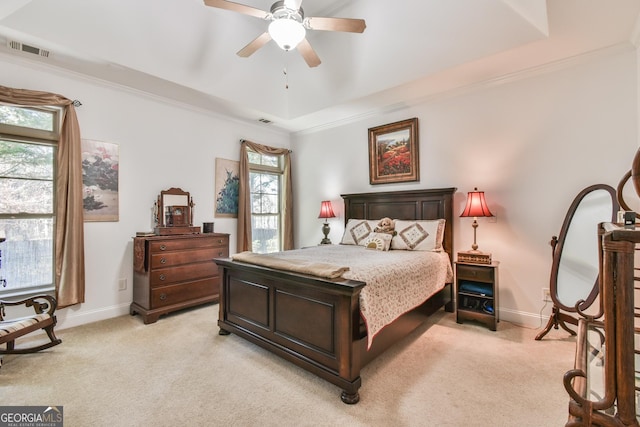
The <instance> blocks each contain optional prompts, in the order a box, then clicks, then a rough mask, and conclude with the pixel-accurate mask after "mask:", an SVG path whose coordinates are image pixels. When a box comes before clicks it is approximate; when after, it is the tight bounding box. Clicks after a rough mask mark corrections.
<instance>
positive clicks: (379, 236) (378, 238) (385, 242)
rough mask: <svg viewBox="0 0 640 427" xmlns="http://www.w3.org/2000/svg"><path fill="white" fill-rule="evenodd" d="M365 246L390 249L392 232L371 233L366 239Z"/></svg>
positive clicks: (383, 249) (382, 249) (379, 249)
mask: <svg viewBox="0 0 640 427" xmlns="http://www.w3.org/2000/svg"><path fill="white" fill-rule="evenodd" d="M363 246H364V247H365V248H367V249H375V250H378V251H388V250H389V248H390V247H391V234H386V233H371V234H369V237H367V238H366V239H365V240H364V243H363Z"/></svg>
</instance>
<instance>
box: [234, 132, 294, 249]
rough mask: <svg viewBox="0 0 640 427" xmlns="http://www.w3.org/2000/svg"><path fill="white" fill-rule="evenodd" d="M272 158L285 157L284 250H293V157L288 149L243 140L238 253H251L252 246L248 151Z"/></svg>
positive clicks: (283, 183)
mask: <svg viewBox="0 0 640 427" xmlns="http://www.w3.org/2000/svg"><path fill="white" fill-rule="evenodd" d="M249 150H251V151H255V152H256V153H259V154H266V155H271V156H279V155H282V156H284V175H283V179H282V187H283V188H282V195H283V201H282V202H283V203H282V204H283V211H282V229H283V230H282V236H281V237H282V249H283V250H285V251H286V250H289V249H293V198H292V194H293V191H292V186H291V156H290V153H291V152H290V151H289V150H288V149H286V148H273V147H267V146H266V145H260V144H256V143H255V142H251V141H247V140H243V141H242V144H241V147H240V182H239V190H238V193H239V196H238V199H239V200H238V252H243V251H250V250H251V248H252V245H251V191H250V188H249V156H248V151H249Z"/></svg>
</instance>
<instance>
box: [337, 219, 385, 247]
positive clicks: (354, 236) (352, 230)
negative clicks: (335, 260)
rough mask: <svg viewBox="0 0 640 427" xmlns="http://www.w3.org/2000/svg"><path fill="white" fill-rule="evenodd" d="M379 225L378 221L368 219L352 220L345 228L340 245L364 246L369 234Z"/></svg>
mask: <svg viewBox="0 0 640 427" xmlns="http://www.w3.org/2000/svg"><path fill="white" fill-rule="evenodd" d="M377 223H378V221H367V220H366V219H350V220H349V221H347V226H346V227H345V228H344V234H343V235H342V240H341V241H340V243H341V244H343V245H360V246H362V245H363V244H364V241H365V240H366V239H367V237H369V234H371V233H372V232H373V229H374V228H375V227H376V224H377Z"/></svg>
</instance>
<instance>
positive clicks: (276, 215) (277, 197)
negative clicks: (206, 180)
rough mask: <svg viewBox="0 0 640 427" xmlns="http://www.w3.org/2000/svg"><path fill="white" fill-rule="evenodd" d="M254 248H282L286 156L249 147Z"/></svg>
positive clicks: (274, 249)
mask: <svg viewBox="0 0 640 427" xmlns="http://www.w3.org/2000/svg"><path fill="white" fill-rule="evenodd" d="M248 157H249V183H250V184H249V185H250V191H251V237H252V250H253V252H258V253H268V252H277V251H280V250H282V197H281V193H282V191H281V190H282V174H283V172H284V171H283V168H284V167H283V160H282V156H272V155H266V154H258V153H256V152H252V151H249V153H248Z"/></svg>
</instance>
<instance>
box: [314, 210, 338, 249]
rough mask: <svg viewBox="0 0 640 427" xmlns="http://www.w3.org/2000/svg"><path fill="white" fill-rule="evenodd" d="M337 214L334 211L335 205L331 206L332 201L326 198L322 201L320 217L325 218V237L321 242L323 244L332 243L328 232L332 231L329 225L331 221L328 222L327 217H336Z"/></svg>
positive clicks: (323, 231)
mask: <svg viewBox="0 0 640 427" xmlns="http://www.w3.org/2000/svg"><path fill="white" fill-rule="evenodd" d="M335 217H336V215H335V214H334V213H333V206H331V201H329V200H324V201H323V202H321V203H320V215H318V218H322V219H324V225H323V226H322V233H323V234H324V239H322V241H321V242H320V244H321V245H330V244H331V240H330V239H329V237H327V236H328V234H329V231H331V228H330V227H329V223H328V222H327V218H335Z"/></svg>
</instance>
